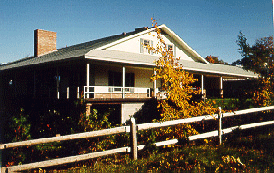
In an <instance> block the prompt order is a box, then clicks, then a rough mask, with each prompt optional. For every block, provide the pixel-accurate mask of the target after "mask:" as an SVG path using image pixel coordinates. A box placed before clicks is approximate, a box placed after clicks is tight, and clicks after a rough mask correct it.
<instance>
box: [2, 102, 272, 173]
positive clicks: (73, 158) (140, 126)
mask: <svg viewBox="0 0 274 173" xmlns="http://www.w3.org/2000/svg"><path fill="white" fill-rule="evenodd" d="M272 109H274V106H270V107H262V108H252V109H245V110H240V111H235V112H231V113H223V114H222V113H221V110H220V111H219V114H215V115H206V116H199V117H193V118H187V119H179V120H174V121H166V122H162V123H143V124H135V120H134V119H133V118H132V119H131V122H130V126H121V127H115V128H110V129H105V130H98V131H92V132H85V133H78V134H72V135H66V136H59V137H52V138H40V139H33V140H28V141H21V142H14V143H7V144H2V145H0V151H1V150H4V149H7V148H13V147H23V146H31V145H38V144H45V143H51V142H57V141H67V140H76V139H83V138H94V137H100V136H106V135H114V134H120V133H127V132H130V134H131V146H127V147H122V148H116V149H111V150H107V151H102V152H93V153H87V154H82V155H76V156H70V157H64V158H58V159H53V160H47V161H42V162H36V163H29V164H24V165H18V166H11V167H2V168H1V169H0V171H1V173H6V172H8V173H10V172H18V171H24V170H29V169H36V168H45V167H52V166H58V165H63V164H69V163H75V162H79V161H84V160H88V159H92V158H96V157H101V156H106V155H110V154H114V153H120V152H131V154H132V158H133V159H137V151H138V150H142V149H143V148H144V147H145V145H138V146H137V138H136V135H137V129H138V131H140V130H147V129H153V128H160V127H167V126H173V125H177V124H183V123H195V122H201V121H206V120H212V119H219V122H221V121H220V120H221V118H225V117H232V116H240V115H245V114H248V113H255V112H261V111H267V110H272ZM218 117H219V118H218ZM269 124H274V121H267V122H262V123H251V124H245V125H241V126H235V127H230V128H227V129H221V123H220V124H219V128H218V130H215V131H212V132H207V133H203V134H198V135H194V136H190V137H189V140H190V141H192V140H196V139H202V138H210V137H216V136H219V139H220V141H219V142H220V144H221V135H222V134H226V133H230V132H232V131H233V130H234V129H247V128H252V127H258V126H264V125H269ZM176 143H178V139H171V140H167V141H161V142H157V143H155V145H156V146H162V145H173V144H176Z"/></svg>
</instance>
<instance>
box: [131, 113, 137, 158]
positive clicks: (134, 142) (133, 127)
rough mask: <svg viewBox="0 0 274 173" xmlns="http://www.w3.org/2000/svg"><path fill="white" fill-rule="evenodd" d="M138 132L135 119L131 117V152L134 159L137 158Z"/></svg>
mask: <svg viewBox="0 0 274 173" xmlns="http://www.w3.org/2000/svg"><path fill="white" fill-rule="evenodd" d="M137 150H138V149H137V134H136V123H135V119H134V118H133V117H132V118H130V152H131V156H132V159H133V160H137Z"/></svg>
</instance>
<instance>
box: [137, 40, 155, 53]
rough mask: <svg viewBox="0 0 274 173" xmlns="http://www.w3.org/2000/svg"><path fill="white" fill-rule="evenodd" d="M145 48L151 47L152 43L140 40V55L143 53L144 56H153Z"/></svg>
mask: <svg viewBox="0 0 274 173" xmlns="http://www.w3.org/2000/svg"><path fill="white" fill-rule="evenodd" d="M147 46H151V47H152V46H153V41H152V40H147V39H142V38H141V40H140V53H145V54H151V55H152V54H153V52H152V51H150V50H148V48H147Z"/></svg>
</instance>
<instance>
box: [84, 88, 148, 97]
mask: <svg viewBox="0 0 274 173" xmlns="http://www.w3.org/2000/svg"><path fill="white" fill-rule="evenodd" d="M113 94H118V96H117V95H116V96H115V95H113ZM126 94H135V95H133V96H132V97H136V98H139V96H141V94H142V95H143V97H144V96H145V97H151V89H150V88H140V87H119V86H84V98H102V97H105V98H113V97H116V98H117V97H120V96H121V98H124V97H125V95H126Z"/></svg>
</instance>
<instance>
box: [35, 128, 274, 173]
mask: <svg viewBox="0 0 274 173" xmlns="http://www.w3.org/2000/svg"><path fill="white" fill-rule="evenodd" d="M273 130H274V127H273V126H267V127H260V128H256V129H249V130H245V131H242V132H241V133H239V132H238V131H235V132H234V133H232V134H230V135H226V136H225V140H224V144H223V145H222V146H218V145H216V143H217V140H215V139H209V140H208V142H207V143H206V142H205V141H204V140H200V141H196V142H192V143H188V144H183V145H176V146H167V147H162V148H157V149H156V148H150V149H147V150H145V151H141V152H139V154H138V157H139V159H138V160H137V161H133V160H131V159H130V157H129V154H115V155H111V156H107V157H102V158H97V159H92V160H90V161H89V164H86V163H84V162H82V163H78V164H77V165H76V164H75V165H67V166H68V167H66V168H64V167H59V168H48V169H40V172H41V171H44V172H73V173H74V172H272V171H274V151H273V150H272V146H273V144H274V138H273V137H274V132H273ZM36 171H37V172H38V171H39V170H36ZM33 172H35V171H33Z"/></svg>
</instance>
